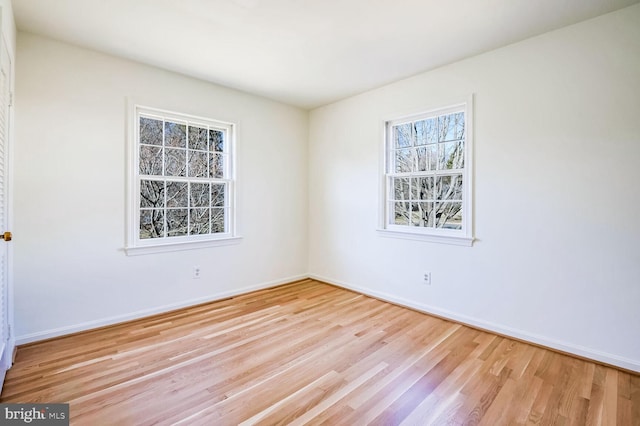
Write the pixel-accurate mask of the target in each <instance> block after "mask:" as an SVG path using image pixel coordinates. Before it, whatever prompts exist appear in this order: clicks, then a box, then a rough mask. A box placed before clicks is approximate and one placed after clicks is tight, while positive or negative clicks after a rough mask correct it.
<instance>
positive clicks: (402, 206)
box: [389, 202, 410, 225]
mask: <svg viewBox="0 0 640 426" xmlns="http://www.w3.org/2000/svg"><path fill="white" fill-rule="evenodd" d="M392 206H393V211H392V213H391V214H390V215H389V217H390V218H392V223H394V224H395V225H409V213H410V211H409V207H410V204H409V203H408V202H404V203H398V202H396V203H393V204H392Z"/></svg>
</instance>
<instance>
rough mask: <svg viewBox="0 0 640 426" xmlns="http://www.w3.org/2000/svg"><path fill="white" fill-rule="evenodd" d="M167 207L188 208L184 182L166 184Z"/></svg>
mask: <svg viewBox="0 0 640 426" xmlns="http://www.w3.org/2000/svg"><path fill="white" fill-rule="evenodd" d="M167 207H188V204H187V183H186V182H167Z"/></svg>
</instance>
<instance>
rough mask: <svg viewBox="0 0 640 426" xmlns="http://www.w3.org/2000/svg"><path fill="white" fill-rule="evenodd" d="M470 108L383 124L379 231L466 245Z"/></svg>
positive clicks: (469, 233)
mask: <svg viewBox="0 0 640 426" xmlns="http://www.w3.org/2000/svg"><path fill="white" fill-rule="evenodd" d="M470 104H471V102H469V103H465V104H460V105H456V106H453V107H449V108H442V109H439V110H435V111H431V112H427V113H422V114H416V115H413V116H410V117H404V118H401V119H395V120H390V121H387V122H386V125H385V162H384V163H385V164H384V167H385V170H384V183H383V192H384V196H383V197H382V199H383V200H384V206H383V207H382V209H383V211H384V214H383V215H382V216H383V221H384V224H383V231H388V232H389V233H391V234H394V235H396V236H409V237H410V238H419V239H424V240H429V241H438V242H445V243H453V244H460V245H471V243H472V235H473V234H472V230H471V226H472V220H471V206H472V203H471V193H472V191H471V175H470V166H471V164H472V160H471V153H472V150H471V133H470V130H469V129H470V126H469V125H470V123H471V115H470V108H468V107H469V106H470Z"/></svg>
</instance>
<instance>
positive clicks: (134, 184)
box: [127, 106, 234, 254]
mask: <svg viewBox="0 0 640 426" xmlns="http://www.w3.org/2000/svg"><path fill="white" fill-rule="evenodd" d="M133 109H134V113H133V115H134V117H133V123H132V126H131V129H130V132H131V135H130V142H129V145H130V150H129V151H130V152H129V156H130V161H129V164H130V169H131V170H130V182H129V192H130V194H129V203H130V207H129V213H130V220H129V241H128V244H127V253H129V254H131V253H134V254H135V253H136V252H154V251H167V250H175V249H181V248H194V247H200V246H203V245H211V243H212V242H219V241H222V240H228V239H230V238H233V237H234V232H233V229H234V220H233V219H234V211H233V208H234V203H233V200H234V178H233V172H234V170H233V163H234V162H233V160H234V159H233V144H234V127H233V125H232V124H229V123H223V122H219V121H215V120H210V119H203V118H199V117H192V116H188V115H184V114H178V113H171V112H167V111H161V110H156V109H152V108H146V107H141V106H135V107H133ZM145 248H146V249H147V250H144V249H145ZM150 248H151V250H149V249H150Z"/></svg>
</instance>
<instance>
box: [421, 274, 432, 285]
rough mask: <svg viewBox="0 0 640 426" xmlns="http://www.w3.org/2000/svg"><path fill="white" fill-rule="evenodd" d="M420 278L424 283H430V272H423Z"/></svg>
mask: <svg viewBox="0 0 640 426" xmlns="http://www.w3.org/2000/svg"><path fill="white" fill-rule="evenodd" d="M422 279H423V280H424V285H431V272H425V273H424V277H423V278H422Z"/></svg>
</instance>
